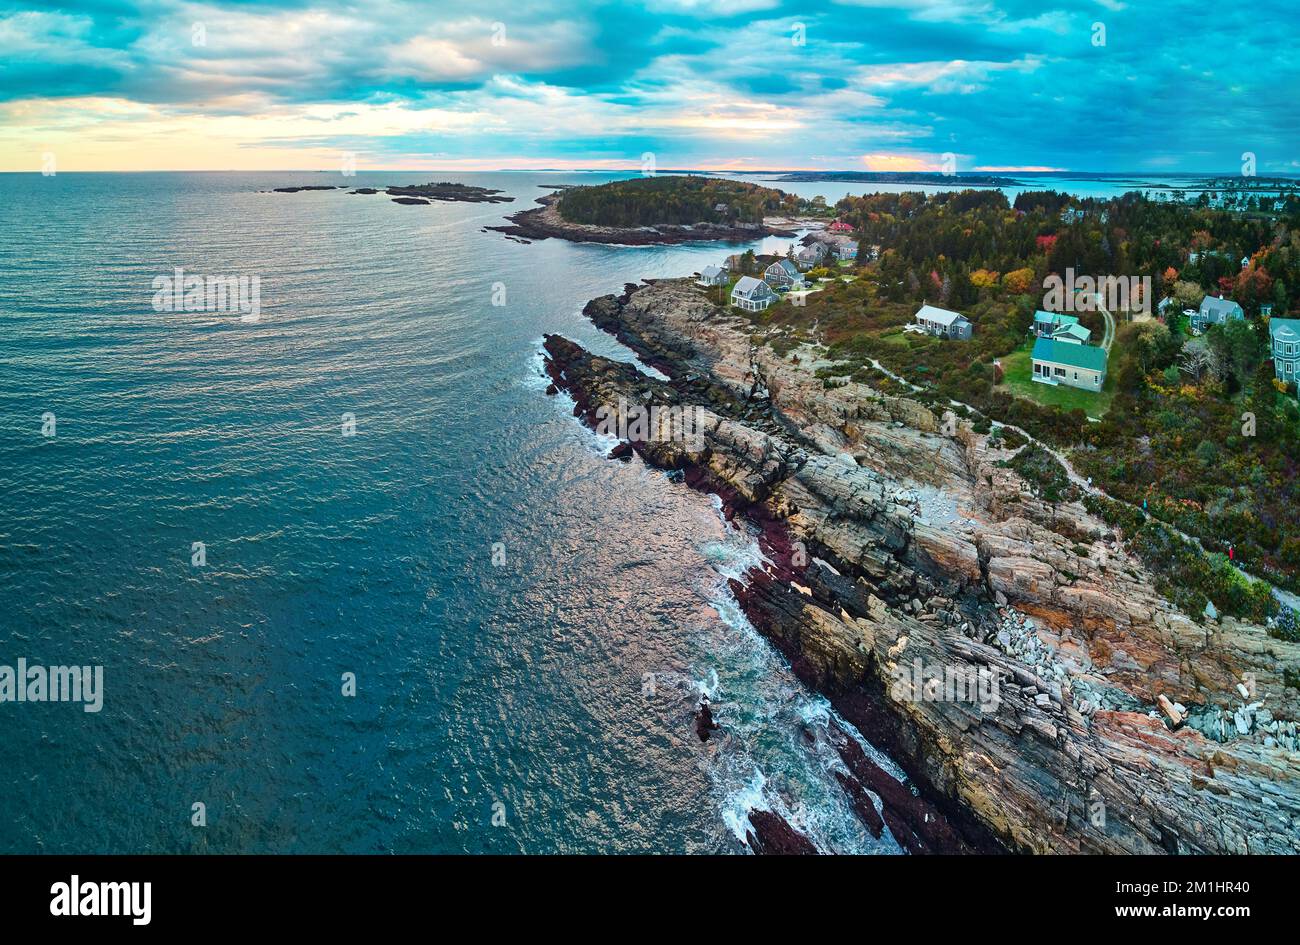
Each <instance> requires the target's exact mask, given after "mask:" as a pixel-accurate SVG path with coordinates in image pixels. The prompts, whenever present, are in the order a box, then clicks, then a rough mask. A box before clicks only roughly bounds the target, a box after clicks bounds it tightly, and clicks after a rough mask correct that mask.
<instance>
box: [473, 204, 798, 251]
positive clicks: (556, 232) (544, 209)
mask: <svg viewBox="0 0 1300 945" xmlns="http://www.w3.org/2000/svg"><path fill="white" fill-rule="evenodd" d="M559 199H560V194H559V192H558V191H557V192H555V193H550V194H545V195H544V196H541V197H538V198H537V203H538V204H540V206H538V207H534V208H532V209H530V210H521V211H520V212H519V213H516V214H512V215H511V216H509V217H507V218H506V219H507V220H509V221H510V224H509V225H508V226H489V227H484V229H486V230H490V231H492V232H496V233H504V234H505V235H506V236H509V237H514V238H516V239H525V240H545V239H561V240H568V241H569V242H572V243H612V244H617V245H620V246H650V245H658V244H668V243H695V242H702V241H711V240H725V241H728V242H745V241H749V240H755V239H759V238H761V237H764V236H794V235H795V231H794V230H791V229H787V228H784V227H777V226H768V225H766V224H761V225H760V224H757V223H736V224H732V225H722V224H717V223H696V224H694V225H692V226H676V225H670V224H660V225H658V226H638V227H612V226H590V225H588V224H585V223H572V222H570V221H569V220H566V219H564V218H563V217H562V216H560V212H559V209H558V203H559Z"/></svg>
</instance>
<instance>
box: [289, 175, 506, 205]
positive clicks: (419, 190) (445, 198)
mask: <svg viewBox="0 0 1300 945" xmlns="http://www.w3.org/2000/svg"><path fill="white" fill-rule="evenodd" d="M306 190H344V191H346V190H347V188H346V187H344V186H342V185H339V184H310V185H306V186H301V187H276V188H275V189H274V190H273V191H271V192H272V193H276V194H296V193H301V192H302V191H306ZM378 193H384V194H387V195H388V196H389V197H391V198H393V203H399V204H402V205H404V206H412V205H419V204H429V203H434V202H435V201H441V202H444V203H510V202H511V201H513V200H514V199H515V198H514V197H508V196H506V195H505V193H504V192H503V191H500V190H493V189H491V188H489V187H474V186H471V185H469V184H457V183H453V182H451V181H439V182H438V183H430V184H415V185H405V184H403V185H397V184H393V185H390V186H388V187H385V188H383V189H382V190H380V189H379V188H375V187H358V188H356V189H355V190H351V191H348V194H349V196H352V195H356V194H362V195H369V194H378Z"/></svg>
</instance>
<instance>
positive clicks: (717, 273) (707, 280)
mask: <svg viewBox="0 0 1300 945" xmlns="http://www.w3.org/2000/svg"><path fill="white" fill-rule="evenodd" d="M695 284H696V285H703V286H714V285H726V284H727V270H725V269H723V268H722V267H721V266H705V267H704V268H703V269H702V270H701V271H700V277H699V278H698V279H696V280H695Z"/></svg>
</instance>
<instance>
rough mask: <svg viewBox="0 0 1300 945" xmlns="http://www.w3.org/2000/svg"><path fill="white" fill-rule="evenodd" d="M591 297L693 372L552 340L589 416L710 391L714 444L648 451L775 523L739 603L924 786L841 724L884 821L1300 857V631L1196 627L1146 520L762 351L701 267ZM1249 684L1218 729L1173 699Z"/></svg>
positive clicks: (647, 348)
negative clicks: (894, 776)
mask: <svg viewBox="0 0 1300 945" xmlns="http://www.w3.org/2000/svg"><path fill="white" fill-rule="evenodd" d="M587 313H588V315H589V316H591V317H592V320H593V321H594V322H595V323H596V324H597V325H600V326H601V327H602V328H604V329H606V330H607V331H610V332H611V333H613V334H615V335H616V336H617V337H619V338H620V339H622V340H623V341H624V342H625V343H626V344H628V345H629V346H630V347H632V348H633V350H635V351H637V353H638V354H639V355H641V356H642V357H643V358H644V359H646V360H649V361H652V362H653V363H654V364H655V366H656V367H657V368H658V369H659V370H661V371H663V372H664V373H665V374H666V375H668V376H669V378H670V379H671V380H669V381H667V382H664V381H659V380H656V379H653V378H650V377H648V376H646V375H644V374H642V373H641V372H640V371H638V370H637V369H636V368H635V367H634V366H632V365H628V364H623V363H619V362H614V361H609V360H607V359H603V358H599V357H595V356H593V355H591V354H590V353H588V352H586V351H585V350H583V349H582V348H580V347H579V346H578V345H576V344H574V343H573V342H570V341H568V340H567V339H564V338H561V337H558V336H548V337H547V339H546V341H545V348H546V355H547V370H548V372H549V373H550V376H551V378H552V380H553V382H554V386H555V388H556V389H564V390H566V391H568V392H569V393H570V394H571V395H572V396H573V398H574V401H575V409H574V413H575V415H578V416H580V417H583V418H584V420H586V421H587V422H588V423H591V422H594V420H595V417H596V411H597V410H598V409H599V407H600V406H601V405H612V404H614V403H616V402H617V400H618V398H619V397H623V398H626V399H627V400H628V402H631V403H638V404H645V405H650V404H660V405H663V406H672V405H678V406H681V405H700V406H701V407H702V408H703V410H704V418H705V423H704V427H703V431H704V437H703V442H702V443H696V444H689V443H686V442H680V441H678V442H675V441H672V440H665V441H653V442H632V443H631V444H630V446H631V448H632V449H633V450H634V451H635V452H636V454H637V455H639V456H640V457H641V458H642V459H643V460H645V461H646V462H648V463H650V464H652V465H654V466H657V467H660V468H666V469H680V470H683V471H684V477H685V480H686V481H687V482H688V483H690V484H691V485H693V486H695V487H697V488H701V489H705V490H708V491H712V492H716V493H717V494H719V495H720V496H721V497H722V499H723V501H724V505H725V507H726V509H727V510H728V513H729V514H732V515H743V516H744V517H745V518H747V519H748V520H749V521H751V522H753V523H754V525H755V526H756V527H757V528H758V529H759V530H760V544H761V546H762V547H763V550H764V553H765V555H766V557H767V559H768V562H769V563H768V564H766V565H764V567H762V568H756V569H754V570H753V571H751V573H750V574H749V575H747V576H746V579H745V580H744V581H738V582H735V584H734V586H733V591H734V593H735V595H736V597H737V599H738V600H739V601H740V602H741V604H742V606H743V607H744V608H745V610H746V613H747V614H748V615H749V617H750V619H751V621H752V622H753V623H754V625H755V627H756V628H758V629H759V630H760V632H762V633H763V634H765V635H766V636H767V637H768V639H770V640H771V641H772V642H773V643H774V644H775V645H776V646H777V647H778V648H779V649H781V650H782V652H783V653H784V654H785V655H786V656H787V657H788V658H789V660H790V662H791V664H792V666H793V667H794V669H795V671H796V672H797V673H798V674H799V676H800V677H801V678H802V679H804V680H805V682H807V683H808V684H809V685H810V686H813V687H815V688H816V689H818V690H820V691H822V692H824V693H825V694H826V695H827V696H828V697H829V698H830V699H831V701H832V703H833V704H834V705H835V706H836V708H837V710H838V711H839V712H840V713H841V714H842V715H843V716H844V717H845V718H847V719H848V720H849V721H851V722H852V723H853V724H854V725H855V727H857V728H858V730H859V731H860V732H862V733H863V734H864V735H865V736H866V737H867V738H868V739H870V740H871V741H872V743H873V744H875V745H876V747H878V748H880V749H881V750H883V751H885V752H886V753H887V754H888V755H889V756H890V757H892V758H893V759H895V760H896V761H897V762H898V763H899V764H900V765H901V766H902V767H903V768H904V770H905V771H906V772H907V774H908V776H909V778H910V780H911V781H912V783H913V785H914V786H915V787H916V788H917V789H918V791H919V794H920V797H915V796H914V795H912V793H911V792H910V791H907V790H904V791H901V792H900V791H897V790H893V789H892V788H891V785H890V783H889V782H887V781H881V780H880V779H879V776H878V775H876V774H875V772H872V771H871V770H870V769H869V768H866V767H864V766H863V765H862V764H861V762H860V760H858V759H856V758H855V757H854V752H853V751H852V748H853V747H855V746H856V742H854V741H853V740H852V739H847V738H843V737H840V736H834V738H835V747H836V748H837V750H840V753H841V757H842V758H843V759H844V761H845V766H846V769H847V772H848V773H849V774H848V775H843V774H842V775H841V778H840V780H841V783H842V784H843V785H844V787H845V790H846V792H848V795H849V797H850V799H851V801H852V802H853V803H854V807H855V809H857V810H858V811H859V813H860V815H861V816H862V819H863V823H864V829H867V830H870V831H872V832H873V833H874V832H876V831H877V830H879V829H880V827H879V824H877V823H876V822H875V821H876V820H877V819H881V818H876V817H873V816H872V814H871V813H870V812H868V811H867V810H866V805H870V801H871V796H870V794H867V793H864V792H865V791H870V792H872V793H874V794H875V796H876V797H878V798H879V799H880V801H881V813H883V821H884V823H885V824H887V825H888V826H889V829H890V832H891V833H892V834H893V835H894V836H895V838H896V839H898V840H899V842H900V843H902V844H903V845H904V846H906V847H907V848H909V849H912V850H917V851H922V850H935V851H949V850H967V849H969V850H991V849H1007V850H1013V851H1021V852H1096V853H1121V852H1135V853H1152V852H1228V853H1246V852H1251V853H1264V852H1268V853H1280V852H1297V851H1300V757H1298V756H1297V754H1296V753H1295V752H1294V751H1293V750H1289V749H1288V748H1287V746H1286V745H1285V744H1283V743H1280V742H1279V740H1278V739H1277V738H1276V737H1274V735H1275V733H1273V734H1270V733H1271V731H1272V729H1271V727H1272V726H1276V725H1281V726H1282V727H1283V728H1286V727H1287V726H1291V728H1290V729H1287V730H1289V731H1294V720H1295V719H1296V718H1297V709H1298V708H1300V706H1298V705H1297V692H1296V690H1295V689H1293V688H1290V687H1289V686H1288V685H1287V676H1286V671H1287V669H1288V668H1293V667H1295V665H1296V664H1297V662H1298V661H1300V646H1297V645H1296V644H1292V643H1286V642H1284V641H1280V640H1276V639H1274V638H1271V637H1269V636H1268V635H1267V633H1266V632H1265V631H1264V628H1262V627H1257V626H1253V625H1249V624H1243V623H1238V622H1236V621H1232V620H1229V619H1224V620H1223V621H1221V622H1219V623H1217V624H1213V625H1211V626H1204V625H1202V624H1199V623H1197V622H1194V621H1193V620H1191V619H1189V618H1188V617H1187V616H1186V615H1184V614H1182V613H1180V612H1178V611H1177V609H1176V608H1175V607H1174V606H1173V605H1172V604H1170V603H1169V602H1168V601H1166V600H1164V599H1163V598H1161V597H1160V596H1159V595H1158V594H1157V593H1156V592H1155V591H1154V590H1153V587H1154V582H1153V581H1152V579H1151V575H1150V574H1149V573H1147V572H1146V571H1145V570H1144V569H1143V567H1142V565H1141V563H1140V562H1139V561H1137V560H1136V559H1135V558H1133V557H1131V556H1130V555H1128V554H1127V552H1126V551H1125V549H1124V546H1123V543H1122V541H1121V538H1122V536H1119V535H1116V534H1115V533H1114V532H1113V531H1112V530H1110V529H1109V528H1108V527H1107V526H1106V525H1105V524H1104V523H1103V522H1100V521H1099V520H1096V519H1095V518H1093V517H1092V516H1090V515H1089V514H1088V513H1087V511H1086V510H1085V509H1083V507H1082V506H1080V505H1077V504H1076V505H1067V506H1061V505H1057V506H1053V505H1049V504H1047V503H1045V502H1042V501H1040V500H1038V499H1035V498H1034V497H1033V496H1032V495H1031V494H1027V493H1026V492H1025V491H1024V489H1023V483H1022V482H1021V481H1020V480H1019V477H1018V476H1017V475H1016V474H1015V473H1014V471H1013V470H1011V469H1009V468H1006V467H1004V466H1002V465H999V462H998V461H999V460H1001V459H1005V458H1006V456H1008V455H1009V454H1006V453H1003V452H1001V451H1000V450H998V449H996V448H993V447H991V446H990V445H989V444H988V441H987V438H986V437H984V436H981V435H979V434H976V433H974V432H973V431H971V430H970V429H969V428H966V427H964V426H958V427H957V429H956V430H955V431H952V432H951V433H950V434H948V435H945V434H943V433H940V432H939V430H940V420H939V418H938V417H936V416H935V415H934V413H933V412H931V410H930V409H929V408H927V407H925V406H923V405H921V404H918V403H916V402H914V401H910V400H907V399H903V398H894V397H889V396H887V395H884V394H881V393H880V392H877V391H874V390H872V389H870V388H869V387H866V386H865V385H861V384H856V383H853V384H845V385H843V386H834V385H833V386H830V387H828V386H827V385H825V384H824V383H823V382H822V380H821V378H818V377H816V375H815V373H814V371H815V367H816V366H818V362H817V359H816V357H815V353H814V352H811V351H803V352H800V354H801V357H800V358H799V359H798V360H797V361H795V360H794V359H789V358H782V357H779V356H777V355H776V354H775V353H774V352H772V351H770V350H769V349H765V348H763V349H756V348H755V347H754V345H753V344H752V343H751V340H750V335H751V333H752V329H751V328H750V326H749V325H748V323H747V322H745V321H743V320H740V319H737V318H735V317H734V316H732V315H730V314H729V313H726V312H724V311H721V310H719V309H718V308H717V307H716V306H714V305H712V304H711V303H710V302H709V301H708V300H707V298H706V297H705V295H704V293H703V292H702V291H699V290H697V289H695V288H694V287H693V286H691V285H690V283H688V282H686V281H685V280H665V281H662V282H657V283H654V284H650V285H645V286H640V287H635V286H631V287H628V288H627V289H625V291H624V292H623V293H622V294H621V295H619V296H605V297H602V298H601V299H597V300H594V301H593V302H592V303H591V304H589V306H588V308H587ZM824 364H825V362H824V361H823V362H822V365H823V366H824ZM935 668H938V669H939V670H947V669H951V670H953V671H954V672H956V673H958V674H959V675H961V676H962V678H966V679H974V678H977V677H980V674H981V673H983V674H984V677H983V678H996V679H997V680H998V685H997V689H996V694H997V699H996V700H995V701H993V700H985V701H979V700H975V699H969V698H965V699H959V698H951V699H944V698H936V699H931V698H927V697H926V696H925V695H924V691H922V694H921V696H920V697H917V695H916V693H915V692H914V691H912V690H911V688H910V687H909V686H907V685H903V684H902V683H903V682H904V681H905V680H907V679H909V678H910V677H911V676H912V675H913V670H914V669H916V670H917V671H918V672H919V671H926V672H928V671H933V670H934V669H935ZM1238 686H1240V687H1241V689H1240V690H1239V689H1238V688H1237V687H1238ZM1247 689H1249V700H1250V702H1251V706H1255V707H1254V708H1251V709H1250V711H1249V712H1248V713H1245V714H1246V715H1247V716H1248V717H1249V719H1250V720H1251V725H1250V726H1245V727H1244V728H1245V731H1241V730H1240V729H1241V728H1242V727H1238V726H1230V727H1229V730H1228V731H1225V732H1224V734H1223V735H1222V736H1221V737H1216V738H1211V737H1207V735H1206V734H1205V732H1204V731H1201V730H1198V729H1197V728H1195V727H1193V726H1192V725H1189V724H1184V723H1182V722H1175V721H1173V720H1171V718H1170V717H1169V713H1168V711H1167V709H1168V707H1170V706H1176V707H1181V708H1182V709H1184V710H1186V709H1187V707H1188V706H1190V707H1192V709H1191V713H1192V714H1193V715H1195V714H1196V713H1198V712H1199V713H1205V712H1211V711H1214V712H1227V713H1228V715H1229V716H1233V717H1235V716H1240V715H1242V714H1243V712H1244V711H1245V709H1246V708H1250V707H1241V708H1238V707H1236V706H1237V703H1238V702H1242V701H1244V700H1246V696H1245V695H1239V693H1240V692H1242V691H1246V690H1247ZM1256 703H1260V704H1266V705H1267V706H1268V710H1267V719H1266V720H1265V721H1266V726H1265V727H1258V726H1256V724H1255V722H1256V721H1257V720H1258V719H1259V718H1260V717H1261V716H1260V715H1259V712H1260V710H1259V707H1258V706H1257V705H1256ZM1234 713H1235V716H1234ZM1187 714H1188V713H1187V712H1186V711H1185V712H1183V713H1181V716H1182V717H1185V716H1186V715H1187ZM1205 727H1206V726H1202V728H1205ZM893 783H894V784H895V785H896V784H897V782H896V781H895V782H893ZM900 795H906V796H907V797H910V798H912V799H913V800H914V801H915V802H916V803H915V804H909V802H908V801H907V800H906V798H904V797H902V796H900ZM864 802H865V803H864ZM870 806H873V807H874V805H870ZM909 808H910V809H909Z"/></svg>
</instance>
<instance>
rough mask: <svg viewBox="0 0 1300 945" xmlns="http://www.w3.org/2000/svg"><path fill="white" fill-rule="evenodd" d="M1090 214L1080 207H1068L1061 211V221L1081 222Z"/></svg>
mask: <svg viewBox="0 0 1300 945" xmlns="http://www.w3.org/2000/svg"><path fill="white" fill-rule="evenodd" d="M1087 215H1088V214H1087V213H1086V212H1085V211H1084V210H1082V209H1080V208H1079V207H1066V208H1065V209H1064V210H1062V211H1061V221H1062V222H1063V223H1079V222H1080V221H1082V220H1083V218H1084V217H1086V216H1087Z"/></svg>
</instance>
